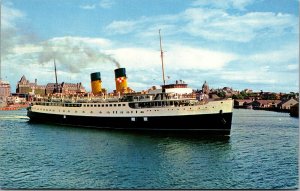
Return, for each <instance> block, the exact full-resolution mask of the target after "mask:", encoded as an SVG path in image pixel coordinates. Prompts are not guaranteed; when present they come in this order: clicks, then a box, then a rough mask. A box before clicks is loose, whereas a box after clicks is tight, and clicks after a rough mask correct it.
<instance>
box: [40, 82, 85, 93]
mask: <svg viewBox="0 0 300 191" xmlns="http://www.w3.org/2000/svg"><path fill="white" fill-rule="evenodd" d="M55 91H56V92H55ZM85 92H86V90H85V88H84V87H83V85H82V84H81V83H76V84H75V83H65V82H63V83H59V84H58V87H57V88H56V83H48V84H47V85H46V88H45V94H52V93H63V94H75V93H85Z"/></svg>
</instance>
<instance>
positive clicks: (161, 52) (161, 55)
mask: <svg viewBox="0 0 300 191" xmlns="http://www.w3.org/2000/svg"><path fill="white" fill-rule="evenodd" d="M158 33H159V42H160V58H161V69H162V75H163V83H164V86H165V85H166V80H165V69H164V52H163V50H162V45H161V35H160V29H159V30H158ZM162 89H163V90H164V88H162Z"/></svg>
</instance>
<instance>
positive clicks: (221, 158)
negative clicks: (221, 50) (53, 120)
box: [0, 109, 299, 189]
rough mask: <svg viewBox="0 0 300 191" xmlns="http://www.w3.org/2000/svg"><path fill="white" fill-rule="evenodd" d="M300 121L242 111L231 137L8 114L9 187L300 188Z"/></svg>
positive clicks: (1, 135) (2, 130)
mask: <svg viewBox="0 0 300 191" xmlns="http://www.w3.org/2000/svg"><path fill="white" fill-rule="evenodd" d="M298 152H299V119H298V118H293V117H290V116H289V114H288V113H279V112H270V111H257V110H246V109H235V110H234V113H233V122H232V131H231V136H230V137H184V136H182V137H181V136H171V135H156V134H153V133H152V134H136V133H129V132H121V131H113V130H100V129H89V128H78V127H77V128H75V127H68V126H57V125H46V124H31V123H29V122H28V118H27V117H26V110H19V111H0V188H2V189H296V188H298V186H299V185H298V180H299V174H298V168H299V166H298Z"/></svg>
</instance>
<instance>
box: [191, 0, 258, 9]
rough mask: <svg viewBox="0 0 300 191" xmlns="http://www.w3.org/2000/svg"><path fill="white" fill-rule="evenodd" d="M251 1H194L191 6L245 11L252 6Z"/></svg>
mask: <svg viewBox="0 0 300 191" xmlns="http://www.w3.org/2000/svg"><path fill="white" fill-rule="evenodd" d="M253 2H254V1H253V0H226V1H224V0H213V1H211V0H196V1H194V2H193V3H192V5H193V6H201V7H203V6H208V7H211V8H219V9H238V10H245V8H246V7H247V6H248V5H250V4H252V3H253Z"/></svg>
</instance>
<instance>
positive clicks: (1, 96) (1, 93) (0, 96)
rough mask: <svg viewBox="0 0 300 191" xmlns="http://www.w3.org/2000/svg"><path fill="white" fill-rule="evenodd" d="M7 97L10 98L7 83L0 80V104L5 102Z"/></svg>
mask: <svg viewBox="0 0 300 191" xmlns="http://www.w3.org/2000/svg"><path fill="white" fill-rule="evenodd" d="M9 96H10V84H9V82H6V81H2V80H0V102H6V99H7V97H9Z"/></svg>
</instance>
